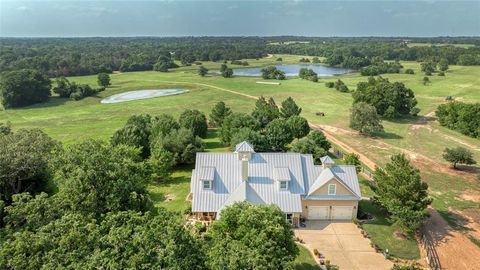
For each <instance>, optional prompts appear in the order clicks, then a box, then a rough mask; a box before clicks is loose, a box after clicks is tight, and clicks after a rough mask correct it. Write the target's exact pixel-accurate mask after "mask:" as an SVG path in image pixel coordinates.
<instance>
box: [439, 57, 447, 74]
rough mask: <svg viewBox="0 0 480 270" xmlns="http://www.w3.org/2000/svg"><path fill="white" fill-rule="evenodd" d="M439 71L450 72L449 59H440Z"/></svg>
mask: <svg viewBox="0 0 480 270" xmlns="http://www.w3.org/2000/svg"><path fill="white" fill-rule="evenodd" d="M438 69H439V70H440V71H443V72H445V71H447V70H448V61H447V59H445V58H442V59H440V61H438Z"/></svg>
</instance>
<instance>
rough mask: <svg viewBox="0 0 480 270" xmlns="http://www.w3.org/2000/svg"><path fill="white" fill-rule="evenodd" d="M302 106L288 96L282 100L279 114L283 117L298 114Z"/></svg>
mask: <svg viewBox="0 0 480 270" xmlns="http://www.w3.org/2000/svg"><path fill="white" fill-rule="evenodd" d="M301 112H302V108H300V107H299V106H298V105H297V103H295V101H294V100H293V98H292V97H288V98H287V99H285V100H284V101H282V107H281V108H280V115H281V116H282V117H283V118H289V117H291V116H295V115H300V113H301Z"/></svg>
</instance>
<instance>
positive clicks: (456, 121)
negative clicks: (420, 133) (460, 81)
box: [435, 101, 480, 138]
mask: <svg viewBox="0 0 480 270" xmlns="http://www.w3.org/2000/svg"><path fill="white" fill-rule="evenodd" d="M435 114H436V116H437V117H438V121H439V122H440V125H442V126H445V127H447V128H450V129H454V130H457V131H459V132H460V133H462V134H465V135H467V136H470V137H473V138H478V137H480V103H463V102H458V101H452V102H448V103H446V104H441V105H439V106H438V107H437V110H436V112H435Z"/></svg>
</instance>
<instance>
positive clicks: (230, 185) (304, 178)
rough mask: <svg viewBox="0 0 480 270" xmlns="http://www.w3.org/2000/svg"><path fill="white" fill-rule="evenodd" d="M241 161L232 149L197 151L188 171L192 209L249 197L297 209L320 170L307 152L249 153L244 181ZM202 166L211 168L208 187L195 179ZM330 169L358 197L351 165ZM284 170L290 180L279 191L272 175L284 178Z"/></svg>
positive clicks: (205, 209) (213, 207)
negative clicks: (207, 151) (211, 172)
mask: <svg viewBox="0 0 480 270" xmlns="http://www.w3.org/2000/svg"><path fill="white" fill-rule="evenodd" d="M241 162H242V161H241V160H239V159H238V157H237V155H236V154H235V153H197V157H196V161H195V168H197V169H195V170H193V172H192V178H191V187H190V190H191V192H192V193H193V201H192V211H193V212H219V211H221V209H222V208H224V207H225V206H227V205H230V204H233V203H234V202H236V201H249V202H251V203H252V204H275V205H277V206H278V207H280V209H281V210H282V211H284V212H286V213H300V212H302V204H301V198H302V197H305V196H307V194H308V193H309V190H310V189H311V188H310V187H311V186H312V185H313V184H314V183H315V182H316V180H317V178H319V176H320V174H321V172H322V170H324V169H323V168H322V167H320V166H314V164H313V158H312V156H311V155H304V154H299V153H253V154H252V158H251V159H250V160H249V161H248V181H247V182H245V181H242V178H241ZM204 168H214V174H213V175H214V179H213V185H212V189H211V190H204V189H203V187H202V183H201V181H199V180H200V177H202V175H203V174H204V173H205V170H204ZM279 169H280V170H279ZM331 170H332V174H335V176H337V177H338V178H340V179H341V180H342V181H343V183H345V185H347V186H348V187H349V188H350V189H351V190H352V191H353V192H355V194H358V196H359V197H360V188H359V186H358V180H357V174H356V171H355V167H354V166H334V167H332V168H331ZM286 172H288V175H289V178H290V183H289V185H288V190H285V191H283V190H280V188H279V185H278V183H277V182H276V180H275V179H276V177H281V178H284V177H285V175H286ZM322 179H323V178H322ZM316 185H318V184H316ZM312 199H315V198H313V197H312ZM317 199H318V198H317ZM338 199H342V198H341V197H338ZM344 199H347V198H344Z"/></svg>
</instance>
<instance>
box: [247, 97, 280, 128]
mask: <svg viewBox="0 0 480 270" xmlns="http://www.w3.org/2000/svg"><path fill="white" fill-rule="evenodd" d="M252 116H253V117H254V118H255V119H256V120H257V121H258V122H259V123H260V126H261V127H262V128H264V127H266V126H267V125H268V123H270V122H271V121H273V120H274V119H277V118H278V117H280V110H279V109H278V107H277V104H275V100H274V99H273V98H271V97H270V98H269V99H268V101H267V100H266V99H265V98H264V97H263V96H261V97H260V98H259V99H257V101H256V102H255V108H254V109H253V112H252Z"/></svg>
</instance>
